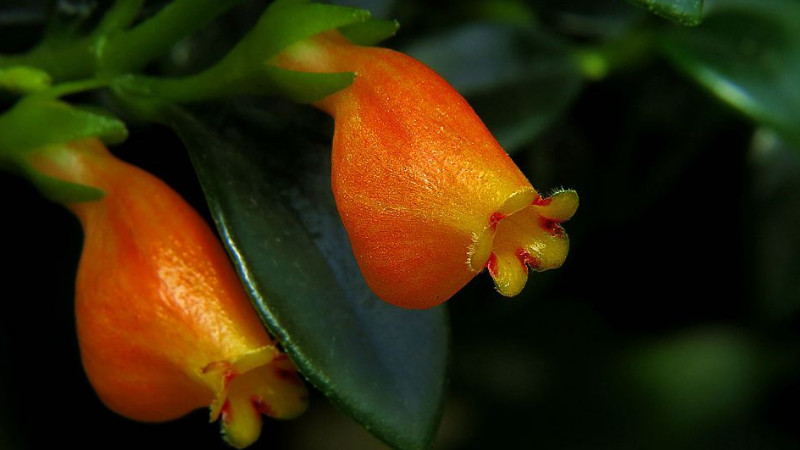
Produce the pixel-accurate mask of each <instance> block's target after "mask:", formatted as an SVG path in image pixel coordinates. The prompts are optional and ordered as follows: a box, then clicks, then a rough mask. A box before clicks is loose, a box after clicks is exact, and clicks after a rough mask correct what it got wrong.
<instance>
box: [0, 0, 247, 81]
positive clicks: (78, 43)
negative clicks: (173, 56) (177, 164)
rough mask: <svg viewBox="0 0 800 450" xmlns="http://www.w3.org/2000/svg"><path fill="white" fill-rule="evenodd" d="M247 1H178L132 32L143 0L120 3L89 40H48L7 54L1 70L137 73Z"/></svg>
mask: <svg viewBox="0 0 800 450" xmlns="http://www.w3.org/2000/svg"><path fill="white" fill-rule="evenodd" d="M241 1H243V0H175V1H173V2H172V3H170V4H168V5H167V6H165V7H164V8H162V9H161V11H159V12H158V14H156V15H155V16H153V17H151V18H150V19H148V20H145V21H144V22H142V23H140V24H138V25H137V26H135V27H134V28H132V29H129V30H128V29H126V28H127V27H128V26H130V24H131V23H132V22H133V21H134V20H135V18H136V15H137V14H138V12H139V9H140V8H141V5H142V3H143V0H117V2H115V4H114V5H113V6H112V7H111V9H110V10H109V11H108V12H107V13H106V16H105V17H104V18H103V20H102V21H101V22H100V25H98V27H97V28H96V29H95V30H94V31H93V32H92V33H90V34H89V35H88V36H83V37H77V38H73V39H71V40H68V41H54V40H47V41H44V42H42V44H41V45H39V46H37V47H35V48H34V49H33V50H31V51H29V52H28V53H24V54H21V55H2V56H0V68H3V67H10V66H14V65H25V66H32V67H36V68H39V69H42V70H44V71H46V72H48V73H49V74H50V75H51V76H52V77H53V78H54V79H55V80H58V81H63V80H72V79H78V78H92V77H97V76H99V77H101V78H105V77H108V76H113V75H119V74H124V73H129V72H135V71H137V70H141V69H142V68H144V66H146V65H147V64H148V63H149V62H151V61H152V60H153V59H155V58H156V57H158V56H160V55H162V54H164V53H166V52H167V51H168V50H169V48H170V46H172V45H173V44H174V43H175V42H177V41H178V40H180V39H182V38H183V37H185V36H187V35H189V34H191V33H192V32H194V31H196V30H198V29H200V28H202V27H204V26H205V25H207V24H208V23H210V22H211V21H212V20H214V19H215V18H216V17H217V16H219V15H220V14H222V13H223V12H225V11H227V10H228V9H230V8H231V7H233V6H235V5H236V4H238V3H240V2H241Z"/></svg>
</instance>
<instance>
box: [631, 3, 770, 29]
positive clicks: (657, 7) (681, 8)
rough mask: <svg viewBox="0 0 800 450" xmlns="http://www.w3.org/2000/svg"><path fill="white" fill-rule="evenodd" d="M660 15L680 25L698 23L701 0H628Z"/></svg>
mask: <svg viewBox="0 0 800 450" xmlns="http://www.w3.org/2000/svg"><path fill="white" fill-rule="evenodd" d="M630 1H632V2H633V3H638V4H639V5H642V6H644V7H645V8H647V9H649V10H650V11H652V12H654V13H656V14H658V15H659V16H661V17H666V18H667V19H671V20H674V21H675V22H678V23H680V24H682V25H699V24H700V22H701V21H702V20H703V0H630ZM756 1H757V0H756Z"/></svg>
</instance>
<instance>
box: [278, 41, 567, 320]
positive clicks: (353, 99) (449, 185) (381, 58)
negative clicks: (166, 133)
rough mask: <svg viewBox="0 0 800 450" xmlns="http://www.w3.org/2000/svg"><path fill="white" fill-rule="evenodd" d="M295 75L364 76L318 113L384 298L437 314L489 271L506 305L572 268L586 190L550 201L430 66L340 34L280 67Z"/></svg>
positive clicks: (371, 276) (369, 273) (336, 182)
mask: <svg viewBox="0 0 800 450" xmlns="http://www.w3.org/2000/svg"><path fill="white" fill-rule="evenodd" d="M271 62H272V63H273V64H275V65H277V66H279V67H282V68H285V69H291V70H299V71H308V72H320V73H330V72H355V74H356V79H355V81H354V82H353V84H352V85H350V86H349V87H348V88H345V89H343V90H341V91H339V92H337V93H335V94H333V95H330V96H328V97H326V98H324V99H322V100H321V101H319V102H318V103H316V105H317V106H318V107H320V108H321V109H323V110H324V111H326V112H328V113H329V114H331V115H332V116H333V117H334V120H335V134H334V139H333V153H332V188H333V193H334V197H335V199H336V205H337V208H338V211H339V214H340V216H341V218H342V222H343V223H344V226H345V228H346V229H347V232H348V235H349V237H350V242H351V245H352V247H353V252H354V253H355V256H356V259H357V260H358V263H359V266H360V268H361V271H362V273H363V275H364V278H365V279H366V281H367V284H369V286H370V288H372V290H373V291H374V292H375V294H376V295H377V296H378V297H380V298H381V299H383V300H385V301H387V302H389V303H393V304H395V305H398V306H402V307H405V308H428V307H431V306H435V305H437V304H439V303H441V302H443V301H445V300H447V299H448V298H449V297H451V296H452V295H453V294H454V293H455V292H457V291H458V290H459V289H461V287H463V286H464V285H465V284H466V283H467V282H468V281H469V280H470V279H471V278H472V277H473V276H475V274H477V273H478V272H480V271H481V270H482V269H483V268H484V267H487V268H488V271H489V273H490V274H491V276H492V277H493V278H494V281H495V284H496V286H497V289H498V291H499V292H500V293H501V294H503V295H506V296H513V295H516V294H518V293H519V292H520V291H521V290H522V288H523V287H524V285H525V283H526V280H527V275H528V270H529V269H533V270H537V271H540V270H546V269H551V268H556V267H559V266H561V264H562V263H563V262H564V259H565V257H566V254H567V250H568V247H569V243H568V239H567V235H566V234H565V233H564V230H563V229H562V228H561V226H560V225H559V224H560V222H562V221H565V220H567V219H569V218H570V217H571V216H572V215H573V214H574V212H575V210H576V209H577V206H578V196H577V194H576V193H575V191H571V190H564V191H559V192H556V193H555V194H554V195H552V196H551V197H549V198H544V197H542V196H541V195H540V194H539V193H538V192H537V191H536V190H535V189H534V188H533V187H532V186H531V184H530V182H529V181H528V180H527V179H526V178H525V176H524V175H523V174H522V172H520V170H519V169H518V168H517V166H516V165H515V164H514V162H513V161H512V160H511V158H510V157H509V156H508V154H507V153H506V152H505V151H504V150H503V149H502V148H501V147H500V145H499V144H498V143H497V141H496V140H495V139H494V137H492V135H491V133H490V132H489V131H488V130H487V129H486V127H485V126H484V124H483V123H482V122H481V120H480V119H479V118H478V117H477V115H476V114H475V112H474V111H473V110H472V109H471V108H470V106H469V105H468V104H467V102H466V101H465V100H464V99H463V98H462V97H461V95H459V94H458V92H456V91H455V89H454V88H453V87H452V86H450V85H449V84H448V83H447V82H446V81H444V80H443V79H442V78H441V77H440V76H438V75H437V74H436V73H435V72H434V71H432V70H431V69H430V68H428V67H427V66H425V65H424V64H422V63H420V62H419V61H417V60H415V59H413V58H411V57H409V56H406V55H404V54H402V53H398V52H395V51H392V50H388V49H382V48H375V47H361V46H356V45H353V44H352V43H350V42H349V41H347V40H346V39H345V38H344V37H342V36H341V35H340V34H339V33H338V32H327V33H323V34H320V35H317V36H315V37H313V38H311V39H307V40H305V41H301V42H299V43H296V44H293V45H292V46H290V47H288V48H287V49H286V50H284V51H283V52H282V53H281V54H279V55H278V56H277V57H275V58H273V60H272V61H271Z"/></svg>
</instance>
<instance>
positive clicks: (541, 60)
mask: <svg viewBox="0 0 800 450" xmlns="http://www.w3.org/2000/svg"><path fill="white" fill-rule="evenodd" d="M405 51H406V53H408V54H410V55H411V56H413V57H415V58H417V59H419V60H420V61H422V62H424V63H426V64H428V65H429V66H431V67H432V68H433V69H434V70H436V71H437V72H439V74H440V75H442V76H443V77H444V78H445V79H446V80H447V81H449V82H450V83H451V84H452V85H453V86H454V87H455V88H456V89H457V90H458V91H459V92H460V93H461V94H462V95H464V96H465V97H466V98H467V100H469V102H470V105H472V107H473V108H474V109H475V111H476V112H477V113H478V115H479V116H480V117H481V119H483V121H484V122H485V123H486V126H487V127H489V130H491V131H492V133H493V134H494V135H495V137H496V138H497V140H498V141H499V142H500V144H501V145H502V146H503V147H504V148H505V149H506V151H509V152H513V151H515V150H517V149H519V148H520V147H521V146H522V145H524V144H526V143H528V142H530V141H531V140H532V139H534V138H535V137H537V136H538V135H539V134H540V133H541V132H542V131H544V130H546V129H547V127H548V126H549V125H550V124H551V123H552V122H553V121H554V120H555V119H556V118H558V117H559V116H560V115H561V113H562V112H564V110H565V109H566V107H567V106H568V105H569V104H570V103H571V102H572V100H573V99H575V97H576V95H577V93H578V91H579V89H580V86H581V76H580V73H579V69H578V66H577V65H576V64H575V62H574V60H573V59H572V58H571V57H570V53H569V52H568V49H567V47H565V46H564V45H563V44H562V43H561V42H559V41H557V40H555V39H554V38H552V37H550V36H548V35H545V34H543V33H541V32H534V31H530V30H527V29H525V28H517V27H508V26H501V25H494V24H473V25H467V26H464V27H462V28H458V29H456V30H453V31H451V32H449V33H447V34H443V35H439V36H432V37H430V38H427V39H423V40H420V41H418V42H416V43H415V44H414V45H413V46H411V47H409V48H407V49H405Z"/></svg>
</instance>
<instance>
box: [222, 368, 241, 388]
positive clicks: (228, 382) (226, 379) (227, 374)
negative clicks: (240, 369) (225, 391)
mask: <svg viewBox="0 0 800 450" xmlns="http://www.w3.org/2000/svg"><path fill="white" fill-rule="evenodd" d="M236 375H238V374H237V373H236V372H234V371H232V370H229V371H227V372H225V376H224V377H223V378H222V382H223V383H225V387H228V386H230V385H231V381H233V379H234V378H236Z"/></svg>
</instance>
